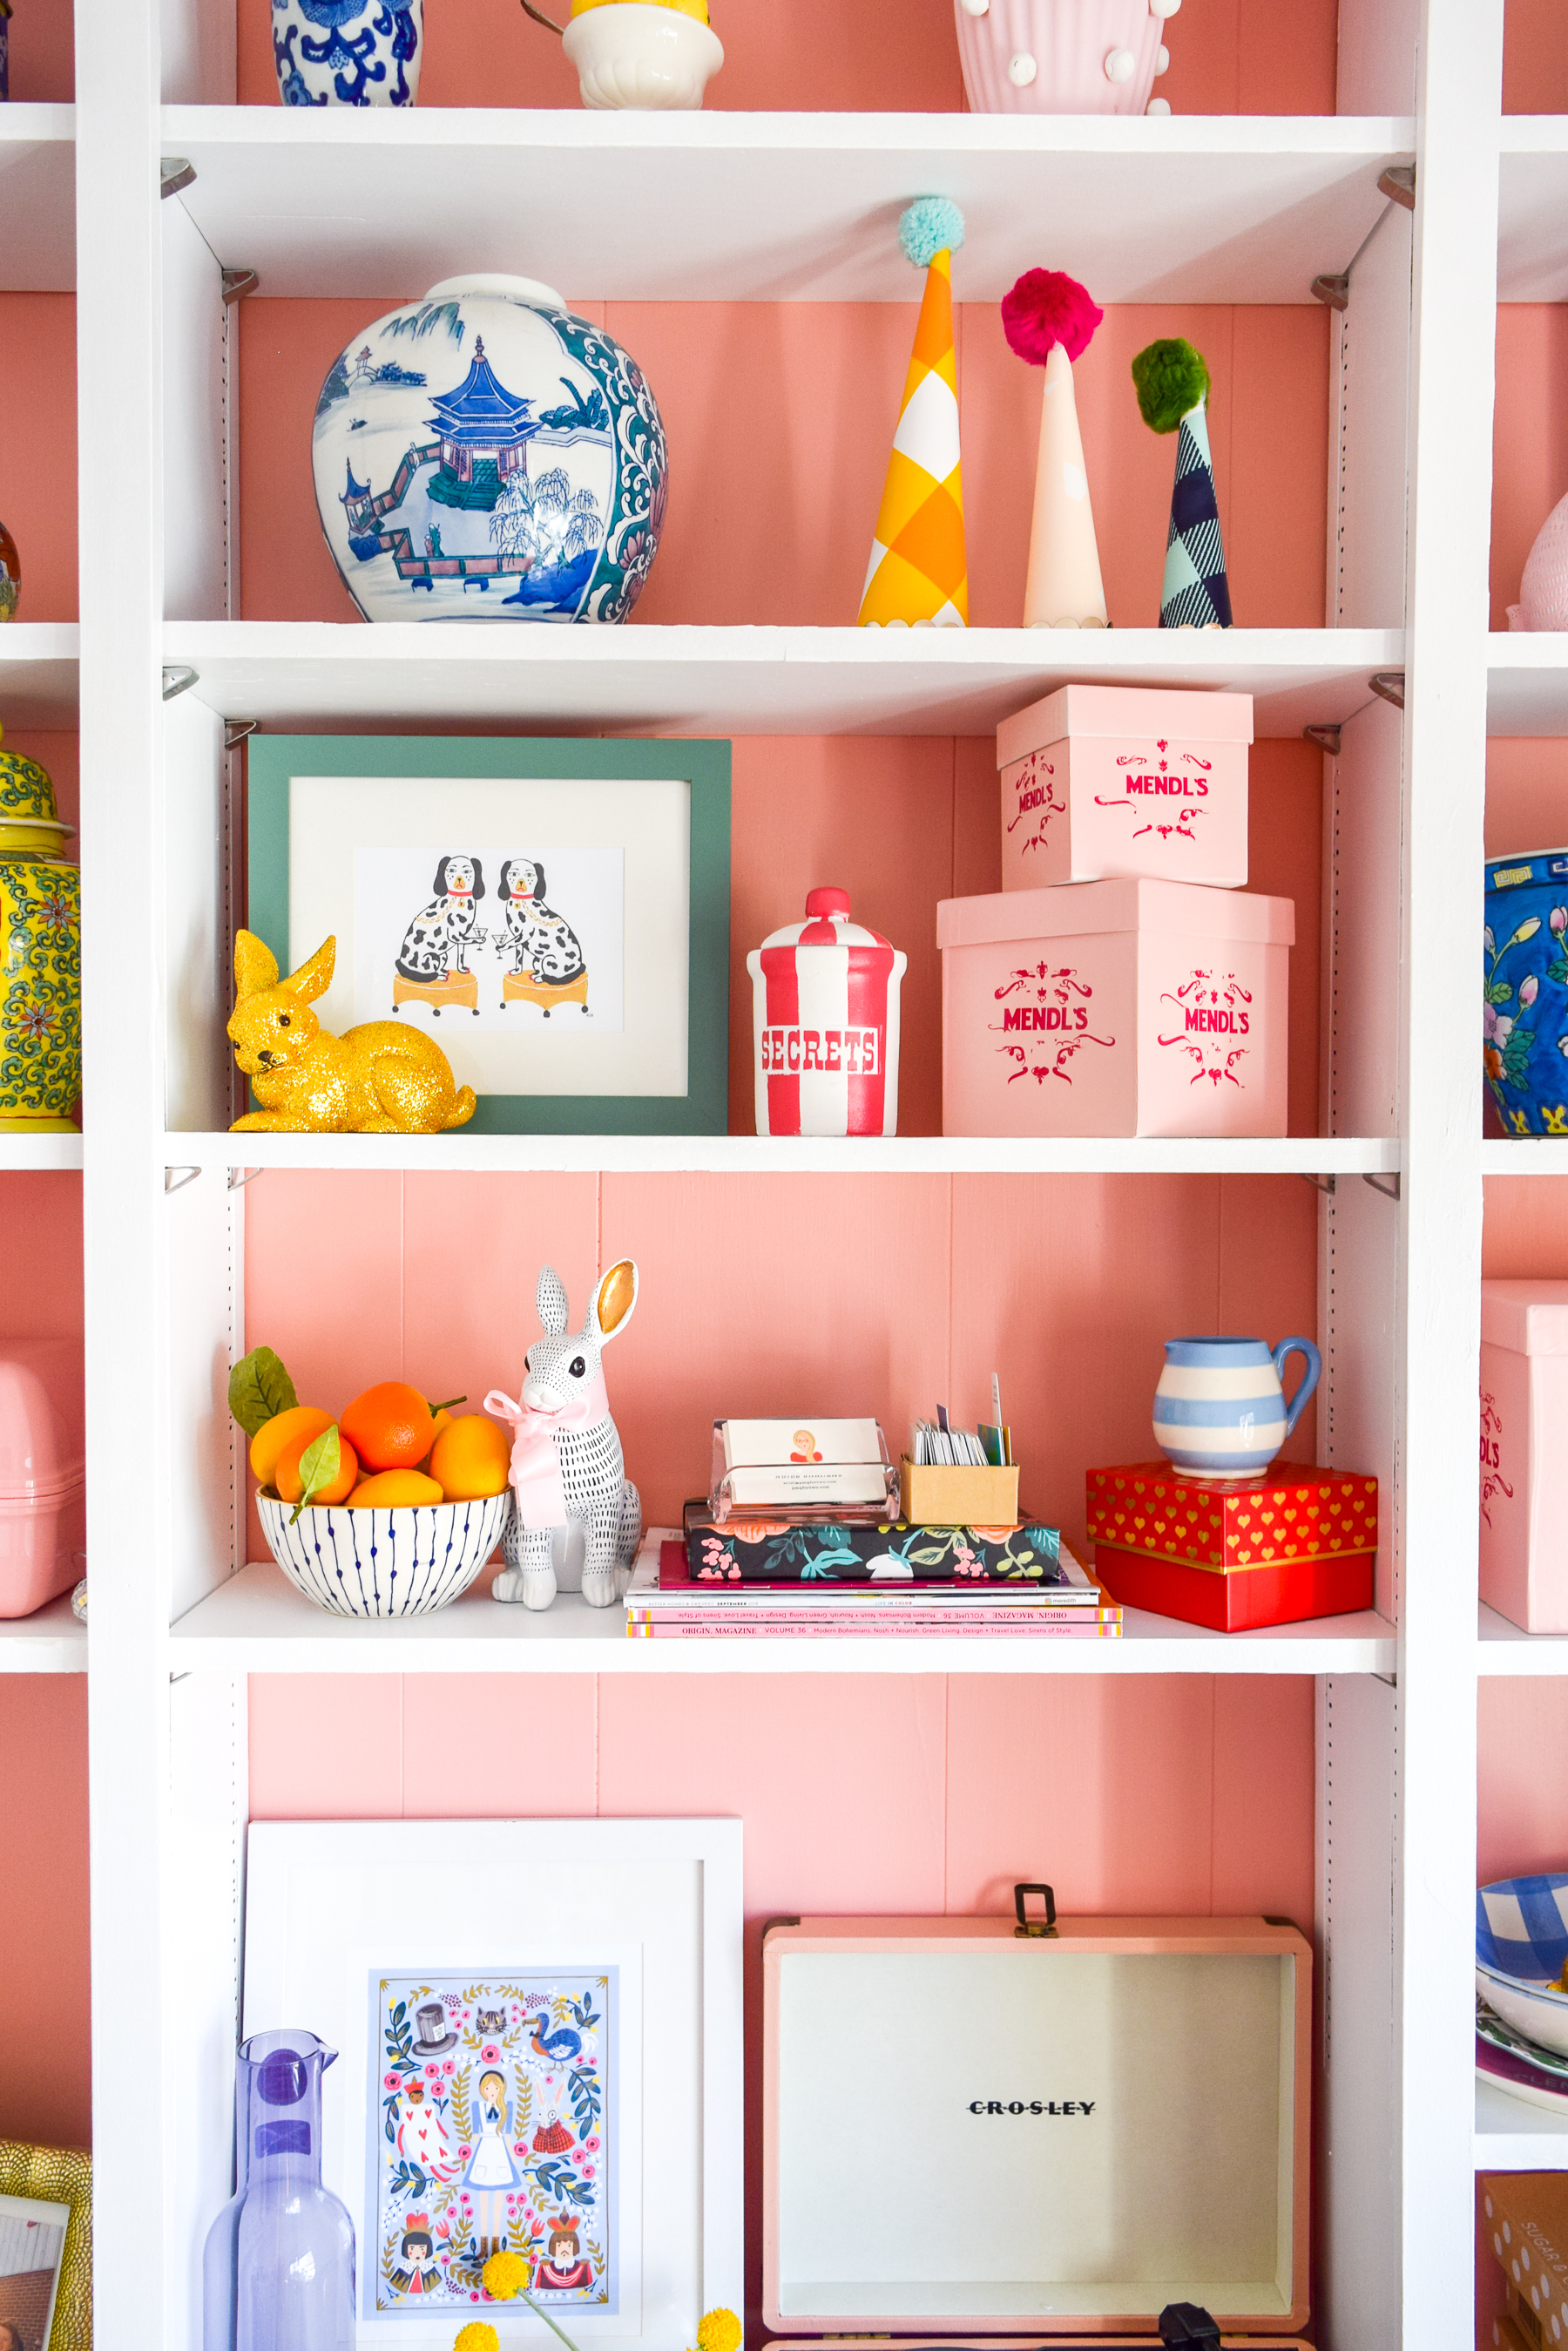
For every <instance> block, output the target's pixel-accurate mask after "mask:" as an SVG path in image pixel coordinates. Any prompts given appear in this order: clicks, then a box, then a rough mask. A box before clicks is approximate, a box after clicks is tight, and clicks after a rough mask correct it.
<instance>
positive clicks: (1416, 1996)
mask: <svg viewBox="0 0 1568 2351" xmlns="http://www.w3.org/2000/svg"><path fill="white" fill-rule="evenodd" d="M1502 17H1503V11H1502V8H1501V5H1490V6H1484V7H1478V6H1476V5H1474V0H1427V9H1426V17H1425V25H1424V29H1423V40H1422V44H1421V50H1420V58H1419V79H1418V84H1417V123H1418V126H1419V131H1420V144H1419V152H1418V162H1417V186H1416V194H1417V204H1416V246H1415V290H1416V313H1415V341H1414V367H1415V384H1416V396H1415V402H1414V430H1413V440H1412V482H1413V500H1412V508H1411V545H1410V569H1409V602H1408V615H1407V631H1408V634H1407V648H1408V651H1407V677H1406V719H1405V755H1406V763H1407V765H1406V791H1405V808H1406V824H1405V836H1404V868H1403V877H1402V879H1403V899H1404V931H1405V950H1406V951H1405V958H1404V967H1403V975H1402V977H1403V991H1404V992H1403V1005H1402V1061H1403V1068H1402V1071H1401V1094H1402V1098H1403V1101H1404V1104H1405V1119H1404V1132H1405V1135H1406V1151H1405V1166H1404V1174H1403V1194H1404V1196H1403V1198H1402V1200H1401V1202H1400V1205H1399V1211H1398V1214H1399V1225H1400V1245H1401V1257H1402V1263H1401V1286H1402V1290H1403V1305H1404V1311H1403V1314H1402V1316H1401V1318H1400V1329H1401V1333H1402V1342H1401V1346H1400V1349H1399V1353H1398V1357H1397V1386H1398V1389H1399V1391H1400V1396H1401V1404H1400V1414H1399V1419H1400V1425H1401V1427H1402V1430H1403V1458H1402V1462H1401V1475H1400V1479H1399V1508H1400V1511H1401V1517H1402V1522H1403V1554H1404V1562H1405V1569H1404V1577H1403V1592H1402V1595H1401V1597H1402V1606H1401V1610H1400V1623H1399V1641H1398V1654H1399V1669H1398V1699H1399V1708H1398V1713H1399V1746H1398V1811H1397V1819H1398V1823H1399V1826H1398V1843H1397V1865H1396V1874H1395V1949H1396V1955H1397V1980H1398V1982H1399V1985H1400V1991H1401V1998H1400V2004H1399V2034H1400V2047H1401V2063H1400V2067H1399V2079H1400V2094H1399V2113H1398V2122H1397V2133H1398V2147H1399V2163H1400V2168H1401V2181H1402V2189H1401V2192H1402V2202H1403V2210H1404V2222H1405V2225H1404V2231H1403V2244H1402V2247H1401V2259H1400V2272H1401V2286H1402V2297H1403V2340H1404V2341H1405V2342H1406V2343H1407V2344H1409V2345H1412V2346H1414V2345H1417V2344H1422V2345H1424V2344H1438V2343H1444V2344H1453V2345H1456V2346H1457V2345H1458V2344H1459V2342H1460V2340H1461V2339H1463V2340H1466V2341H1468V2340H1469V2336H1470V2330H1471V2314H1472V2311H1473V2308H1474V2255H1473V2248H1474V2242H1475V2229H1474V2208H1473V2198H1474V2192H1475V2180H1474V2167H1473V2159H1472V2152H1471V2148H1470V2146H1469V2143H1468V2142H1467V2139H1466V2136H1465V2133H1464V2131H1463V2130H1462V2128H1461V2127H1460V2126H1459V2125H1460V2119H1461V2117H1463V2116H1468V2115H1469V2114H1470V2113H1471V2112H1472V2111H1473V2101H1474V2079H1475V2041H1474V2026H1473V2022H1472V2016H1471V2001H1472V1990H1473V1982H1474V1975H1473V1961H1474V1956H1475V1947H1474V1932H1475V1929H1474V1900H1475V1820H1476V1705H1475V1672H1474V1644H1473V1642H1472V1641H1470V1640H1469V1638H1468V1637H1467V1636H1468V1630H1469V1625H1470V1623H1471V1621H1472V1620H1473V1616H1474V1612H1475V1593H1476V1577H1477V1505H1476V1470H1475V1448H1476V1435H1475V1430H1476V1403H1475V1399H1476V1394H1477V1388H1478V1383H1479V1372H1480V1262H1481V1259H1480V1241H1481V1184H1480V1131H1481V1105H1480V1058H1479V1056H1478V1054H1477V1053H1476V1051H1475V1050H1474V1045H1473V1042H1472V1041H1471V1040H1473V1038H1474V1035H1475V967H1474V966H1473V963H1472V960H1471V957H1470V955H1469V951H1468V943H1469V942H1471V941H1474V940H1477V939H1479V937H1480V927H1481V890H1480V882H1481V864H1482V813H1483V778H1484V776H1485V771H1486V686H1487V675H1486V647H1487V636H1486V630H1487V596H1488V569H1489V552H1490V537H1491V495H1490V494H1491V464H1490V453H1491V431H1492V391H1493V352H1494V320H1495V302H1496V291H1497V204H1498V198H1497V185H1498V175H1497V136H1498V120H1499V114H1500V110H1501V85H1502Z"/></svg>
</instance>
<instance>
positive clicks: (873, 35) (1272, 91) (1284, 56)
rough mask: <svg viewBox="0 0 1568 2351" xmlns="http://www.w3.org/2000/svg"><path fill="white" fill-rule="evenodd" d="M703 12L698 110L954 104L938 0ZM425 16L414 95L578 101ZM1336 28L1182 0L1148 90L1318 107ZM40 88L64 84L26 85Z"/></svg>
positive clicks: (1228, 101) (557, 81) (1221, 102)
mask: <svg viewBox="0 0 1568 2351" xmlns="http://www.w3.org/2000/svg"><path fill="white" fill-rule="evenodd" d="M566 7H567V0H546V11H545V12H546V14H551V15H554V16H556V19H557V20H558V21H561V22H564V21H565V19H566ZM43 13H46V14H47V15H50V16H53V15H55V14H57V13H60V14H64V15H66V16H67V17H68V15H69V12H68V10H67V11H57V10H54V9H50V10H47V11H46V12H43ZM712 15H713V24H714V29H715V31H716V32H717V33H718V34H719V36H720V37H721V39H722V42H723V45H724V66H723V69H722V72H720V73H719V74H718V75H717V76H716V77H715V78H714V79H713V81H712V82H711V84H710V86H709V89H708V96H707V100H706V103H707V106H708V108H709V109H710V110H718V111H724V110H732V109H736V108H751V109H761V110H775V109H776V110H789V111H795V110H804V111H806V112H812V113H814V112H817V111H827V112H841V111H873V110H876V111H897V110H903V109H906V108H907V109H909V110H912V111H915V112H920V113H926V112H934V113H951V112H954V111H957V110H960V109H961V107H962V105H963V102H964V100H963V84H962V79H961V75H960V71H959V61H958V42H957V38H956V37H955V32H954V26H953V10H952V0H909V5H905V6H904V7H902V8H901V9H900V11H899V17H898V38H897V40H888V38H887V19H886V17H885V16H884V15H883V14H882V13H881V10H880V8H879V7H878V5H877V0H855V5H846V0H791V5H790V6H789V7H788V8H787V9H784V8H766V7H763V8H755V7H748V6H745V5H741V6H732V5H730V0H717V5H715V6H714V8H713V11H712ZM238 19H239V99H240V102H241V104H242V105H244V106H275V105H276V104H277V103H278V96H277V80H276V77H275V74H274V71H273V64H272V47H271V43H270V41H269V39H268V37H267V24H268V10H267V5H266V0H239V7H238ZM19 21H20V16H18V22H19ZM426 24H427V31H426V51H425V63H424V68H423V76H422V79H421V85H420V102H421V105H422V106H576V104H577V103H578V99H577V89H576V76H575V75H574V74H573V73H572V72H571V70H570V68H568V67H567V65H566V60H565V58H564V57H562V54H561V47H560V43H559V42H558V41H556V39H555V38H554V37H553V36H552V35H550V34H548V33H545V32H543V31H541V30H540V29H539V28H538V27H537V26H534V25H530V24H529V23H528V22H527V21H526V19H525V18H524V16H522V13H521V11H518V12H517V13H516V14H515V16H514V15H513V14H511V13H510V12H502V13H499V14H498V13H497V12H496V11H495V10H494V9H493V8H491V7H488V6H486V5H483V0H445V5H443V6H442V7H441V8H440V9H436V8H432V9H431V10H430V11H429V13H428V16H427V20H426ZM1337 36H1338V10H1337V7H1336V5H1335V0H1300V4H1299V5H1296V6H1294V7H1293V8H1291V9H1290V10H1289V11H1288V12H1286V13H1284V14H1282V13H1281V12H1280V10H1279V9H1278V7H1277V6H1276V5H1273V0H1207V5H1203V6H1199V5H1197V0H1188V6H1187V7H1186V8H1185V9H1184V10H1183V11H1182V16H1181V22H1180V24H1179V25H1173V26H1172V27H1171V28H1170V32H1169V35H1168V39H1169V47H1170V52H1171V65H1170V71H1169V73H1168V75H1166V76H1165V78H1163V79H1162V80H1161V82H1160V85H1159V87H1160V91H1161V94H1162V95H1163V96H1165V97H1166V98H1168V99H1169V101H1170V104H1171V106H1172V107H1173V109H1174V110H1175V111H1176V112H1177V113H1178V114H1332V113H1333V112H1334V64H1335V56H1336V47H1337ZM18 94H20V93H18ZM46 94H47V95H51V96H54V95H60V96H66V97H68V96H69V94H70V93H69V90H68V89H66V90H64V91H60V92H55V91H52V90H51V91H49V92H47V93H45V92H34V91H31V90H29V91H28V92H27V93H26V95H28V96H34V95H40V96H41V95H46Z"/></svg>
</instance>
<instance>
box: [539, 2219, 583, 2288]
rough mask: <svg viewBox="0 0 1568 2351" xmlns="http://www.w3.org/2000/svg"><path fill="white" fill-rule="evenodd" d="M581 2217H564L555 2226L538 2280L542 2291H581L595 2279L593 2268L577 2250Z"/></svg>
mask: <svg viewBox="0 0 1568 2351" xmlns="http://www.w3.org/2000/svg"><path fill="white" fill-rule="evenodd" d="M582 2225H583V2224H582V2222H581V2221H580V2220H566V2219H562V2220H557V2221H556V2225H555V2227H554V2228H553V2229H552V2230H551V2231H550V2234H549V2238H548V2240H547V2241H546V2243H545V2258H544V2260H543V2261H542V2262H540V2264H539V2268H538V2273H537V2274H536V2276H535V2280H534V2287H535V2293H538V2294H580V2293H581V2292H582V2290H583V2288H584V2287H585V2286H587V2285H591V2284H592V2283H593V2274H594V2273H593V2271H592V2269H591V2268H590V2267H589V2265H588V2263H587V2262H586V2261H585V2260H584V2258H583V2256H582V2254H581V2253H580V2252H578V2250H577V2231H578V2230H579V2229H580V2228H581V2227H582Z"/></svg>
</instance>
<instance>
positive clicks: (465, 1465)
mask: <svg viewBox="0 0 1568 2351" xmlns="http://www.w3.org/2000/svg"><path fill="white" fill-rule="evenodd" d="M511 1468H512V1446H511V1441H510V1439H509V1438H508V1437H507V1434H506V1431H505V1430H504V1428H503V1427H502V1426H500V1424H499V1422H497V1421H493V1420H488V1419H486V1417H485V1416H484V1414H483V1413H482V1412H465V1413H464V1414H463V1416H462V1419H461V1420H454V1421H452V1422H450V1423H449V1425H448V1426H447V1427H445V1428H443V1429H442V1431H441V1435H440V1436H439V1437H437V1438H436V1441H435V1448H434V1450H433V1452H432V1453H431V1477H432V1478H433V1479H435V1480H436V1482H437V1484H438V1485H439V1486H440V1487H441V1491H442V1492H443V1493H444V1494H445V1496H446V1498H447V1500H448V1501H449V1502H482V1501H483V1500H484V1499H485V1498H486V1497H487V1496H488V1495H491V1494H501V1493H504V1492H505V1490H506V1480H507V1477H508V1475H509V1473H510V1471H511Z"/></svg>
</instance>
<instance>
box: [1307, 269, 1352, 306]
mask: <svg viewBox="0 0 1568 2351" xmlns="http://www.w3.org/2000/svg"><path fill="white" fill-rule="evenodd" d="M1307 290H1308V292H1309V293H1310V294H1311V296H1312V298H1313V300H1314V302H1323V303H1325V304H1326V305H1327V307H1328V308H1329V309H1331V310H1348V309H1349V308H1350V272H1349V270H1348V269H1341V270H1337V271H1335V272H1334V273H1332V274H1329V275H1325V276H1324V277H1314V279H1313V281H1312V284H1311V286H1310V287H1308V289H1307Z"/></svg>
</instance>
